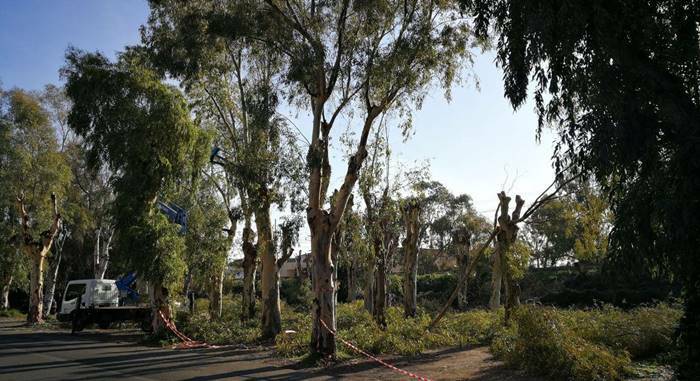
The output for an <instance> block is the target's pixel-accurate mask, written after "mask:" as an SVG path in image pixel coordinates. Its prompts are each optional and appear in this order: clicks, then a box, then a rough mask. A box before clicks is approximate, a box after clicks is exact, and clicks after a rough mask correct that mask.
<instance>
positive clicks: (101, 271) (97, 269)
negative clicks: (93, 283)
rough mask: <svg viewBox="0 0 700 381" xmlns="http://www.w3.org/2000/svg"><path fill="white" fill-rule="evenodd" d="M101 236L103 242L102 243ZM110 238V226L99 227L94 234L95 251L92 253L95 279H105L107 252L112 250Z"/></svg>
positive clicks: (111, 229)
mask: <svg viewBox="0 0 700 381" xmlns="http://www.w3.org/2000/svg"><path fill="white" fill-rule="evenodd" d="M103 236H104V237H105V241H103V238H102V237H103ZM112 237H114V228H113V227H111V226H107V227H102V226H100V228H99V229H97V231H96V232H95V250H93V253H92V260H93V273H94V274H93V275H94V276H95V279H104V277H105V273H106V272H107V265H108V264H109V251H110V250H111V249H112Z"/></svg>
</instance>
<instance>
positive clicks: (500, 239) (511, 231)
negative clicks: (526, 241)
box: [489, 191, 525, 320]
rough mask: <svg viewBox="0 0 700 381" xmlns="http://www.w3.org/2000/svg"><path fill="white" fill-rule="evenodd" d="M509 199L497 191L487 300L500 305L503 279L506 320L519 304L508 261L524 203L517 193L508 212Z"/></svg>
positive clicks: (491, 303)
mask: <svg viewBox="0 0 700 381" xmlns="http://www.w3.org/2000/svg"><path fill="white" fill-rule="evenodd" d="M510 201H511V198H510V197H508V196H507V195H506V192H505V191H501V192H500V193H498V211H499V215H498V219H497V221H498V233H497V234H496V243H495V250H494V254H493V256H494V258H496V260H495V262H494V267H493V271H492V279H493V280H492V287H491V300H490V301H489V306H490V307H491V308H492V309H495V308H498V307H499V306H500V297H501V281H502V280H503V281H504V282H505V291H506V296H505V299H506V303H505V305H506V320H508V318H509V317H510V314H511V312H512V310H513V308H514V307H516V306H518V305H519V304H520V285H519V284H518V283H517V282H516V281H515V278H514V277H513V273H512V272H511V271H508V268H509V263H508V262H509V260H510V252H511V251H512V249H513V245H514V244H515V240H516V239H517V237H518V231H519V230H520V227H519V226H518V222H520V221H519V220H520V213H522V209H523V205H524V204H525V200H523V199H522V198H521V197H520V195H517V196H516V197H515V208H514V209H513V212H512V213H509V207H510Z"/></svg>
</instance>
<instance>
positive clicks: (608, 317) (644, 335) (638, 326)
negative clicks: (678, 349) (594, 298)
mask: <svg viewBox="0 0 700 381" xmlns="http://www.w3.org/2000/svg"><path fill="white" fill-rule="evenodd" d="M562 314H563V315H564V316H566V318H567V321H568V323H567V324H568V325H569V326H570V327H571V328H572V329H573V330H574V332H576V334H577V335H579V336H581V337H583V338H584V339H586V340H589V341H592V342H594V343H599V344H603V345H606V346H608V347H610V348H613V349H616V350H625V351H627V352H629V354H630V355H631V356H632V357H634V358H646V357H652V356H655V355H658V354H660V353H663V352H666V351H668V350H669V348H671V347H673V334H674V332H675V331H676V328H677V326H678V322H679V320H680V317H681V315H682V310H681V309H680V308H674V307H672V306H670V305H668V304H659V305H657V306H655V307H638V308H635V309H633V310H630V311H623V310H621V309H619V308H616V307H612V306H604V307H602V308H596V309H591V310H568V311H563V312H562Z"/></svg>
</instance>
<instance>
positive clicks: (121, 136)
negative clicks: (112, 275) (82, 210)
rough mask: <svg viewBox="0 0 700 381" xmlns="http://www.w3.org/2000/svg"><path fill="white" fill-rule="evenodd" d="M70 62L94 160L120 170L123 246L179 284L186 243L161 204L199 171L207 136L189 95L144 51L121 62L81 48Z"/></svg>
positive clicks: (80, 128)
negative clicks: (201, 134) (200, 135)
mask: <svg viewBox="0 0 700 381" xmlns="http://www.w3.org/2000/svg"><path fill="white" fill-rule="evenodd" d="M66 60H67V63H66V66H65V67H64V68H63V69H62V75H63V76H64V77H65V78H66V93H67V95H68V96H69V97H70V98H71V100H72V102H73V107H72V109H71V111H70V114H69V116H68V122H69V124H70V127H71V128H72V129H73V130H74V131H75V132H76V133H77V134H78V135H80V136H81V137H82V138H83V140H84V141H85V143H86V144H87V146H88V156H87V158H88V164H89V165H91V166H92V167H93V168H99V163H101V162H104V163H105V164H106V165H107V166H108V168H109V169H110V171H111V173H112V176H111V179H110V180H111V183H112V184H113V186H114V192H115V201H114V207H113V210H114V216H115V224H116V228H117V232H118V234H117V243H118V246H117V247H118V250H119V252H120V253H121V254H123V257H124V258H126V260H127V262H128V263H129V264H131V265H132V266H133V268H134V269H135V270H138V271H139V273H140V275H141V276H143V277H144V279H146V280H151V281H155V282H165V284H166V285H173V284H174V282H177V280H178V279H179V278H180V277H181V274H182V271H183V264H182V259H181V255H182V251H183V249H184V245H183V242H182V238H181V237H178V235H177V232H176V230H177V229H176V228H175V227H174V226H169V224H168V222H167V220H166V219H165V218H164V217H163V216H161V215H159V213H158V211H157V210H156V209H155V202H156V200H157V199H158V198H159V197H162V198H164V199H165V200H166V201H167V199H168V196H169V195H170V194H171V193H170V192H172V190H173V186H174V185H175V184H176V183H177V181H178V180H179V179H183V178H185V179H187V178H188V177H190V176H192V175H193V174H196V173H198V171H199V168H198V165H200V164H201V157H202V155H200V154H199V153H198V152H199V151H200V150H201V147H197V142H200V140H198V139H197V131H196V129H195V128H194V125H193V123H192V121H191V120H190V114H189V108H188V106H187V104H186V102H185V99H184V97H183V96H182V94H181V93H180V92H179V91H178V90H177V89H176V88H175V87H173V86H170V85H167V84H165V83H164V82H163V81H162V79H161V78H160V77H159V76H158V75H157V74H156V73H155V72H153V71H152V70H150V69H149V68H148V67H146V66H144V62H145V60H144V57H143V56H142V55H141V54H140V52H139V51H138V50H137V49H130V50H127V51H126V52H125V53H123V54H121V55H120V56H119V59H118V61H117V62H116V63H111V62H109V60H108V59H107V58H105V57H104V56H102V55H101V54H99V53H84V52H81V51H78V50H75V49H71V50H69V51H68V53H67V55H66ZM204 149H206V148H204ZM198 158H199V159H198Z"/></svg>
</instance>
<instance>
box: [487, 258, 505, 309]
mask: <svg viewBox="0 0 700 381" xmlns="http://www.w3.org/2000/svg"><path fill="white" fill-rule="evenodd" d="M502 282H503V266H502V263H501V255H500V254H499V253H498V249H496V250H494V252H493V255H492V256H491V298H490V299H489V308H490V309H492V310H497V309H498V308H499V307H500V306H501V283H502Z"/></svg>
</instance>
